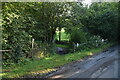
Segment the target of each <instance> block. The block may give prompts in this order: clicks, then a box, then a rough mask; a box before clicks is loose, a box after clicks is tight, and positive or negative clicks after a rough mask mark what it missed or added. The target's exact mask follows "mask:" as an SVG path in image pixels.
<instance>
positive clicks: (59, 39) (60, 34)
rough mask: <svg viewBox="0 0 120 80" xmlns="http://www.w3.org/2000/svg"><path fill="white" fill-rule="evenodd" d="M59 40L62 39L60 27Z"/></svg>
mask: <svg viewBox="0 0 120 80" xmlns="http://www.w3.org/2000/svg"><path fill="white" fill-rule="evenodd" d="M59 41H61V28H60V27H59Z"/></svg>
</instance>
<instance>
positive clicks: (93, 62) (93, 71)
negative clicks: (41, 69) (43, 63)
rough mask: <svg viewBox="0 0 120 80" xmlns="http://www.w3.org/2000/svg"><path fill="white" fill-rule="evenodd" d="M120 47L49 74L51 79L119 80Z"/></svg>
mask: <svg viewBox="0 0 120 80" xmlns="http://www.w3.org/2000/svg"><path fill="white" fill-rule="evenodd" d="M119 50H120V46H114V47H111V48H109V49H108V50H107V51H105V52H101V53H100V54H98V55H93V56H92V57H90V58H88V59H85V60H83V61H81V60H80V61H77V62H74V63H72V64H67V65H65V66H63V67H62V68H61V69H60V70H58V71H56V72H54V73H52V74H49V75H48V76H46V77H50V78H118V77H120V76H119V75H118V62H120V61H119V59H118V56H119V54H120V51H119Z"/></svg>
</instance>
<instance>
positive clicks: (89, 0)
mask: <svg viewBox="0 0 120 80" xmlns="http://www.w3.org/2000/svg"><path fill="white" fill-rule="evenodd" d="M82 3H83V4H85V5H88V6H89V5H91V0H84V1H82Z"/></svg>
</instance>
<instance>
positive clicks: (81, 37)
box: [70, 29, 87, 43]
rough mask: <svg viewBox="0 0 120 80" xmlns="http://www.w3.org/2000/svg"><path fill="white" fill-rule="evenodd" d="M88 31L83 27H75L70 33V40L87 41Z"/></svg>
mask: <svg viewBox="0 0 120 80" xmlns="http://www.w3.org/2000/svg"><path fill="white" fill-rule="evenodd" d="M86 36H87V33H86V32H84V31H83V30H82V29H78V30H77V29H75V30H73V31H72V33H71V34H70V41H71V42H74V43H83V42H86V41H87V38H86Z"/></svg>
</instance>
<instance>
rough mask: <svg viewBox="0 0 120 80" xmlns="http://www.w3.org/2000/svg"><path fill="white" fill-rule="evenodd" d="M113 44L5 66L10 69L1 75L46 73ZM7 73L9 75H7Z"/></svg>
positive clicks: (12, 76) (5, 76)
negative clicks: (23, 63)
mask: <svg viewBox="0 0 120 80" xmlns="http://www.w3.org/2000/svg"><path fill="white" fill-rule="evenodd" d="M110 45H111V44H107V45H104V46H102V47H100V48H96V49H91V50H83V51H81V52H75V53H69V54H66V55H58V54H55V55H53V56H51V57H46V58H44V59H41V60H40V59H39V60H33V61H30V62H27V63H26V64H25V65H16V64H15V65H11V67H3V71H5V70H6V71H8V72H6V73H3V74H2V75H1V76H3V78H15V77H20V76H23V75H27V74H44V73H48V72H50V71H54V70H55V67H59V66H62V65H64V64H66V63H69V62H72V61H76V60H80V59H83V58H84V57H86V56H90V55H93V54H94V53H98V52H101V51H102V50H103V49H105V48H107V47H109V46H110ZM5 74H7V75H5Z"/></svg>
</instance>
